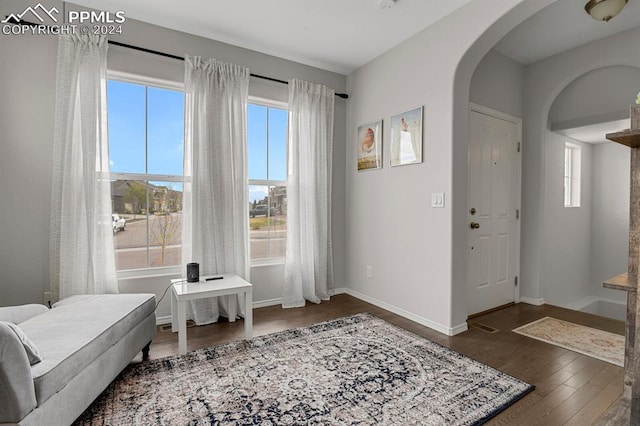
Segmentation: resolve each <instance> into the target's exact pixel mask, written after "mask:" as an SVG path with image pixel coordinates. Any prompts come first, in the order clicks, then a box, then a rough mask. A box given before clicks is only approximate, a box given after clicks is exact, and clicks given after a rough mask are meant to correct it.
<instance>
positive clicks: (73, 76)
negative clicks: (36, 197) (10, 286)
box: [49, 35, 118, 300]
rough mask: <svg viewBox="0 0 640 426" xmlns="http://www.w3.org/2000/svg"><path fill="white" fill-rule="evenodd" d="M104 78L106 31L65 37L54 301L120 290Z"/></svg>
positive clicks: (59, 84)
mask: <svg viewBox="0 0 640 426" xmlns="http://www.w3.org/2000/svg"><path fill="white" fill-rule="evenodd" d="M106 81H107V39H106V37H104V36H90V35H80V36H75V35H67V36H60V38H59V42H58V64H57V80H56V104H55V105H56V111H55V128H54V137H53V177H52V192H51V231H50V241H49V242H50V244H49V250H50V281H51V283H50V287H51V288H50V289H51V293H52V295H51V297H52V299H53V300H58V299H64V298H65V297H68V296H71V295H74V294H94V293H96V294H97V293H117V292H118V281H117V277H116V266H115V253H114V249H113V229H112V224H111V188H110V182H109V150H108V140H107V108H106V93H107V89H106V87H107V86H106Z"/></svg>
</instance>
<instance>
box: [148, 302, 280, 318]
mask: <svg viewBox="0 0 640 426" xmlns="http://www.w3.org/2000/svg"><path fill="white" fill-rule="evenodd" d="M281 304H282V299H281V298H278V299H269V300H259V301H257V302H253V309H256V308H264V307H267V306H276V305H281ZM162 324H171V315H165V316H162V317H156V325H162Z"/></svg>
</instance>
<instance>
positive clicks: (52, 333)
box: [0, 294, 156, 425]
mask: <svg viewBox="0 0 640 426" xmlns="http://www.w3.org/2000/svg"><path fill="white" fill-rule="evenodd" d="M0 321H5V322H6V323H0V425H8V424H11V425H14V424H18V425H45V424H46V425H69V424H71V423H72V422H73V421H74V420H75V419H76V418H77V417H78V416H79V415H80V414H82V412H83V411H84V410H85V409H86V408H87V407H88V406H89V405H90V404H91V402H93V400H94V399H95V398H96V397H97V396H98V395H100V393H101V392H102V391H103V390H104V389H105V388H106V387H107V386H108V385H109V383H111V381H112V380H113V379H114V378H115V377H116V376H117V375H118V374H119V373H120V372H121V371H122V370H123V369H124V368H125V367H126V366H127V364H128V363H129V362H131V360H132V359H133V358H134V357H135V356H136V355H137V354H138V353H139V352H140V351H141V350H143V352H146V353H147V354H148V350H149V344H150V343H151V339H152V338H153V335H154V333H155V330H156V319H155V295H153V294H110V295H82V296H73V297H70V298H67V299H65V300H62V301H60V302H58V303H56V304H55V305H54V306H53V308H52V309H48V308H47V307H46V306H44V305H23V306H13V307H3V308H0ZM7 323H11V324H15V325H17V326H18V329H17V330H16V328H15V327H14V326H12V325H11V324H7ZM20 330H21V331H22V332H24V335H26V337H27V338H28V340H30V342H31V343H32V344H33V345H35V347H36V348H37V350H38V351H39V355H40V357H41V358H42V361H40V362H37V363H35V364H33V365H30V362H29V358H28V355H27V350H26V349H25V346H24V345H23V342H22V341H21V340H20V338H19V336H18V335H19V332H20Z"/></svg>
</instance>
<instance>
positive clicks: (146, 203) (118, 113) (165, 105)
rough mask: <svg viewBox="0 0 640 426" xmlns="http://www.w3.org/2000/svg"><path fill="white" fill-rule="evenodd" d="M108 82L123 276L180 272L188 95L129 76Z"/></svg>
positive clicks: (115, 228) (114, 197)
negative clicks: (138, 271) (164, 270)
mask: <svg viewBox="0 0 640 426" xmlns="http://www.w3.org/2000/svg"><path fill="white" fill-rule="evenodd" d="M113 77H114V78H112V79H110V80H109V81H108V82H107V108H108V131H109V164H110V177H111V203H112V211H113V215H112V218H113V233H114V243H115V250H116V266H117V269H118V270H130V269H144V268H156V267H164V266H178V265H180V264H181V252H182V246H181V241H182V185H183V157H184V91H183V90H181V87H180V86H179V85H167V84H163V83H160V84H159V83H157V82H152V81H151V80H144V79H136V78H131V77H129V76H126V77H123V78H119V77H120V76H115V75H114V76H113Z"/></svg>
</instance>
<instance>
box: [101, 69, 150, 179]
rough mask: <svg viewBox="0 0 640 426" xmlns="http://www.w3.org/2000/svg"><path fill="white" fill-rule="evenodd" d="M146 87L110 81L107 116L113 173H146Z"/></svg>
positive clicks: (110, 160) (110, 161) (108, 85)
mask: <svg viewBox="0 0 640 426" xmlns="http://www.w3.org/2000/svg"><path fill="white" fill-rule="evenodd" d="M145 97H146V95H145V86H142V85H140V84H133V83H125V82H122V81H113V80H109V81H108V83H107V114H108V130H109V163H110V170H111V171H112V172H126V173H145V139H146V135H145V113H146V111H145V110H146V106H145V104H146V99H145Z"/></svg>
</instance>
